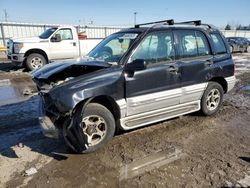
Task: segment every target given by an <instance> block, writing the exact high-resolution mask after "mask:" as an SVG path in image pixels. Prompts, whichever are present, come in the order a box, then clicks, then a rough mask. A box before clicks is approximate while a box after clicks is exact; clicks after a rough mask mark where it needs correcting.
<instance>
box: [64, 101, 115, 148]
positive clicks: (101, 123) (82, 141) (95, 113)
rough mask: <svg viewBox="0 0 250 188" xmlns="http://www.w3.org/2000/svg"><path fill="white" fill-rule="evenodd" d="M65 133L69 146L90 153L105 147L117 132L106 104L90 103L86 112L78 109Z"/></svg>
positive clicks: (65, 127)
mask: <svg viewBox="0 0 250 188" xmlns="http://www.w3.org/2000/svg"><path fill="white" fill-rule="evenodd" d="M72 121H73V122H71V124H70V125H69V126H64V129H63V135H64V138H65V141H66V143H67V144H68V146H69V147H70V148H71V149H73V150H74V151H76V152H77V153H90V152H93V151H95V150H97V149H99V148H101V147H103V146H104V145H105V144H106V143H107V142H108V141H109V140H110V139H111V138H112V137H113V136H114V133H115V120H114V117H113V114H112V113H111V112H110V111H109V110H108V109H107V108H106V107H104V106H102V105H100V104H97V103H90V104H88V105H87V106H86V108H85V110H84V112H83V113H82V109H78V110H77V112H76V113H75V116H74V117H73V120H72Z"/></svg>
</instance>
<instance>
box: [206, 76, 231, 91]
mask: <svg viewBox="0 0 250 188" xmlns="http://www.w3.org/2000/svg"><path fill="white" fill-rule="evenodd" d="M209 81H212V82H217V83H218V84H220V85H221V86H222V88H223V91H224V93H226V92H227V89H228V86H227V81H226V79H225V78H223V77H214V78H212V79H210V80H209Z"/></svg>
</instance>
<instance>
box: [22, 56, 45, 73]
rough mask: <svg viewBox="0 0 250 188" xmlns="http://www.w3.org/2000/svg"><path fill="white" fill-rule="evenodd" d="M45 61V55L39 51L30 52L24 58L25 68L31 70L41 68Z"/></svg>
mask: <svg viewBox="0 0 250 188" xmlns="http://www.w3.org/2000/svg"><path fill="white" fill-rule="evenodd" d="M46 63H47V60H46V59H45V57H44V56H43V55H41V54H39V53H33V54H30V55H29V56H28V57H27V60H26V65H27V68H28V69H29V70H31V71H32V70H35V69H39V68H41V67H42V66H43V65H45V64H46Z"/></svg>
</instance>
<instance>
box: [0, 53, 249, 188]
mask: <svg viewBox="0 0 250 188" xmlns="http://www.w3.org/2000/svg"><path fill="white" fill-rule="evenodd" d="M234 59H235V62H236V73H237V74H236V76H237V79H238V81H237V85H236V87H235V88H234V90H233V91H231V92H230V93H229V94H226V95H225V97H224V106H223V108H222V109H221V110H220V111H219V113H218V114H216V115H215V116H213V117H202V116H199V115H198V114H191V115H187V116H182V117H180V118H176V119H172V120H169V121H165V122H161V123H158V124H155V125H153V126H148V127H145V128H141V129H137V130H134V131H130V132H127V133H122V134H120V135H117V136H116V137H115V138H114V139H113V140H112V141H111V142H110V143H109V144H108V145H107V146H106V147H105V148H103V149H101V150H99V151H97V152H95V153H92V154H87V155H77V154H74V153H71V152H70V151H69V150H68V149H67V147H65V145H64V142H63V140H52V139H48V138H45V137H43V135H42V134H41V132H40V129H39V127H38V126H37V116H38V115H39V111H38V102H39V98H38V97H37V96H33V97H23V96H21V95H20V93H22V92H23V90H25V89H27V87H28V88H31V90H32V91H34V92H35V89H34V86H33V85H32V84H25V86H27V87H26V88H25V87H24V86H23V85H22V84H21V85H22V86H20V82H19V84H17V82H18V81H20V79H18V78H22V79H23V80H26V81H27V80H29V76H28V73H23V70H16V69H15V67H11V66H8V65H7V64H6V63H0V69H1V66H2V67H4V68H2V69H1V70H2V72H1V73H0V79H1V80H9V83H10V84H9V86H12V85H15V84H16V86H18V91H16V90H15V93H16V95H15V96H18V97H17V98H18V100H17V101H14V100H12V99H11V100H10V103H12V104H5V103H4V102H3V101H6V100H4V99H5V98H4V97H2V98H3V100H2V105H1V106H0V140H1V142H0V187H128V188H131V187H247V186H249V187H250V123H249V122H250V54H235V55H234ZM1 70H0V71H1ZM0 83H1V82H0ZM21 83H23V82H21ZM27 83H29V81H27ZM0 89H1V87H0ZM1 92H2V91H1ZM1 95H2V93H1ZM5 97H6V96H5ZM7 98H8V96H7ZM9 98H11V97H9ZM13 98H15V97H13ZM0 99H1V98H0ZM13 101H14V102H13ZM0 104H1V100H0ZM31 167H35V168H36V169H37V171H38V172H37V173H35V174H34V175H31V176H24V170H27V169H29V168H31Z"/></svg>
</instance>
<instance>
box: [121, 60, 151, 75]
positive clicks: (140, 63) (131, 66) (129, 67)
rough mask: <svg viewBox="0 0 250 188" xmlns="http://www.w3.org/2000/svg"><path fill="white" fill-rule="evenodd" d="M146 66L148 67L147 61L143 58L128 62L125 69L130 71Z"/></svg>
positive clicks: (142, 68) (143, 68)
mask: <svg viewBox="0 0 250 188" xmlns="http://www.w3.org/2000/svg"><path fill="white" fill-rule="evenodd" d="M146 68H147V67H146V62H145V60H143V59H136V60H134V61H132V62H131V63H128V64H126V65H125V71H128V72H131V71H132V72H134V71H140V70H145V69H146Z"/></svg>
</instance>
